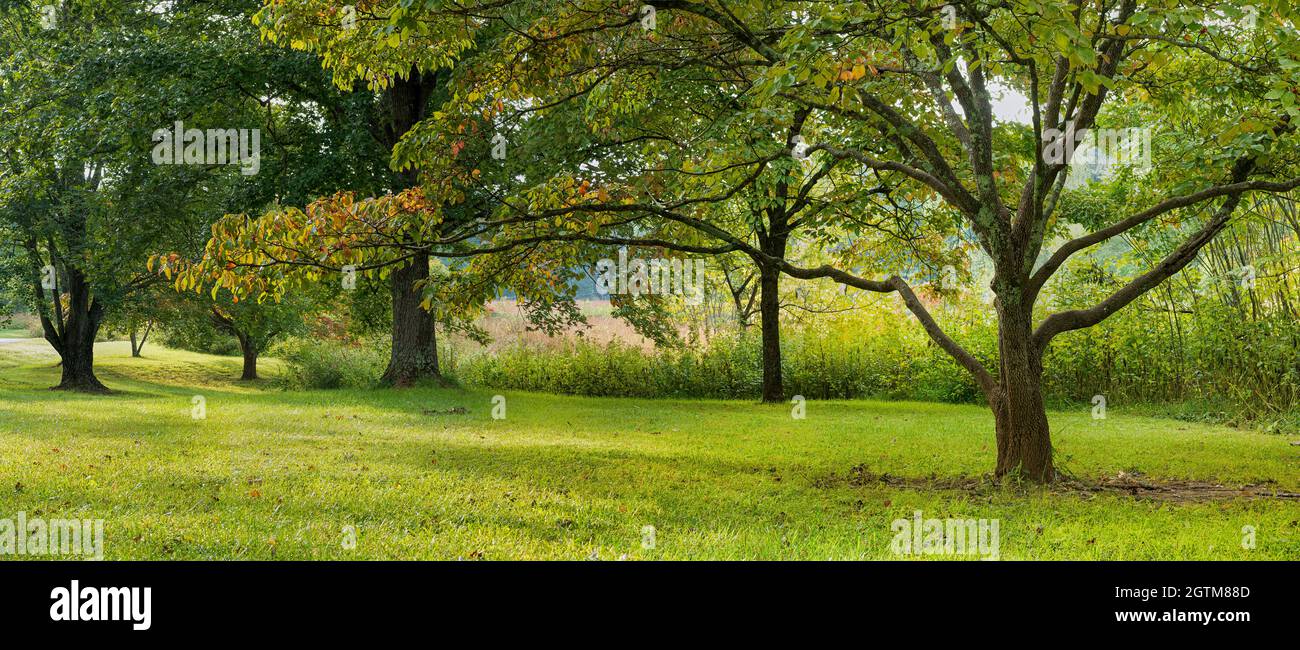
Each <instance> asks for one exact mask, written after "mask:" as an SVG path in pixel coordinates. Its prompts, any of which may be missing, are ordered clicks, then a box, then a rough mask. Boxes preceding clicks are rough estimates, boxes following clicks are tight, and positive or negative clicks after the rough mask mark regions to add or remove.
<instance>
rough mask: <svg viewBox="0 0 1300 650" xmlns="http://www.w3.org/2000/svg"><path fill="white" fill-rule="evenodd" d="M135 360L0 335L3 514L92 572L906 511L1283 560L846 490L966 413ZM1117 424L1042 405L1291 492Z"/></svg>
mask: <svg viewBox="0 0 1300 650" xmlns="http://www.w3.org/2000/svg"><path fill="white" fill-rule="evenodd" d="M145 355H146V356H145V358H143V359H131V358H130V356H129V350H128V346H127V344H126V343H105V344H101V345H100V346H98V347H97V349H96V361H97V365H98V366H99V376H100V378H101V379H102V380H104V381H105V383H107V384H108V385H109V386H110V387H111V388H113V389H114V390H115V391H117V392H116V394H114V395H111V396H90V395H79V394H67V393H63V392H54V391H50V390H48V387H49V386H51V385H53V384H55V383H57V381H58V370H57V368H55V367H54V363H55V361H56V357H55V356H54V355H53V353H52V351H50V350H49V348H48V346H46V344H45V343H44V342H43V341H39V340H26V341H18V342H8V343H0V518H3V517H13V516H14V515H15V513H16V512H18V511H24V512H26V513H27V516H28V517H33V516H41V517H45V518H55V517H75V518H91V519H101V518H102V519H104V520H105V542H104V555H105V557H106V558H107V559H457V558H464V559H490V560H495V559H543V558H544V559H575V560H581V559H587V558H599V559H602V560H612V559H620V558H625V559H629V560H648V559H774V560H775V559H897V558H899V557H900V556H897V555H894V554H893V553H892V552H891V550H890V542H891V540H892V538H893V536H894V532H893V531H892V530H891V522H892V521H893V520H895V519H898V518H911V517H912V516H913V512H914V511H916V510H920V511H922V512H923V513H924V516H925V517H927V518H929V517H935V518H946V517H961V518H972V519H980V518H985V519H992V518H996V519H998V520H999V522H1000V532H1001V543H1000V549H999V550H1000V556H1001V558H1002V559H1003V560H1012V559H1110V560H1124V559H1211V560H1213V559H1300V523H1298V520H1300V503H1298V502H1296V501H1283V500H1275V499H1253V500H1247V499H1240V500H1231V501H1216V502H1205V503H1170V502H1156V501H1148V500H1138V499H1134V498H1131V497H1127V496H1117V495H1112V494H1106V495H1083V494H1081V493H1053V492H1049V491H1045V490H1041V489H1028V490H1024V489H1016V488H1002V487H985V488H981V489H977V490H956V489H914V488H902V487H887V486H884V485H882V484H880V483H878V482H872V483H869V484H867V485H855V484H854V483H855V482H853V481H849V480H847V478H848V477H849V476H850V473H851V470H852V468H854V467H855V466H865V467H866V468H867V469H869V470H870V471H871V472H873V473H888V474H891V475H894V476H902V477H910V478H925V477H931V476H934V477H936V478H938V479H944V478H952V477H958V476H963V475H965V476H979V475H981V474H984V473H985V472H988V471H990V470H991V468H992V466H993V460H994V449H993V442H992V436H993V434H992V418H991V416H990V415H989V414H988V412H987V411H986V410H985V409H983V408H980V407H977V406H955V405H946V404H927V403H915V402H878V401H851V402H809V403H808V404H807V417H806V419H803V420H795V419H793V418H792V417H791V413H790V407H789V406H788V405H785V406H767V405H760V404H756V403H752V402H741V401H687V400H662V401H656V400H634V399H593V398H578V397H560V396H551V395H541V394H530V393H515V392H506V393H505V398H506V417H505V419H503V420H494V419H493V418H492V416H491V410H492V398H493V391H485V390H458V389H440V388H432V387H431V388H413V389H404V390H382V389H376V390H361V391H357V390H352V391H318V392H286V391H283V390H281V389H279V388H277V387H276V384H275V383H274V382H272V381H263V382H255V383H252V384H248V383H241V382H238V381H234V378H235V377H237V376H238V367H239V360H238V359H236V358H223V357H211V356H205V355H200V354H193V353H189V352H178V351H172V350H165V349H163V348H161V347H158V346H156V345H152V344H151V345H149V347H147V348H146V350H145ZM263 366H264V370H265V371H266V372H267V373H268V374H274V371H275V363H274V362H273V361H269V360H268V361H266V362H265V363H264V364H263ZM195 395H201V396H202V397H203V399H204V404H205V407H206V418H204V419H195V418H194V417H192V409H193V404H192V400H193V397H194V396H195ZM460 409H464V410H465V412H460ZM1124 410H1125V409H1124V405H1122V404H1111V405H1110V410H1109V413H1108V417H1107V418H1106V419H1105V420H1102V421H1094V420H1093V419H1092V418H1091V414H1090V412H1089V409H1088V408H1086V407H1084V408H1080V409H1078V410H1076V411H1070V412H1055V413H1052V414H1051V420H1052V426H1053V430H1054V440H1055V445H1056V447H1057V451H1058V454H1059V459H1060V460H1059V461H1058V462H1059V464H1060V465H1061V466H1062V467H1064V468H1065V469H1067V470H1068V471H1069V472H1071V473H1072V474H1074V475H1075V476H1078V477H1080V478H1085V479H1098V478H1102V477H1107V476H1115V475H1116V474H1117V473H1118V472H1121V471H1123V472H1129V473H1133V472H1140V473H1141V474H1142V475H1143V478H1144V480H1148V481H1157V480H1168V479H1198V480H1209V481H1221V482H1223V483H1225V484H1228V485H1239V484H1246V483H1263V482H1273V483H1275V484H1276V486H1277V487H1278V488H1279V489H1290V490H1295V489H1296V488H1300V447H1296V446H1291V445H1290V441H1291V440H1290V438H1288V437H1286V436H1278V435H1268V434H1262V433H1255V432H1248V431H1239V430H1234V429H1229V428H1224V427H1219V426H1210V425H1199V424H1192V423H1186V422H1179V421H1174V420H1161V419H1152V418H1146V417H1137V416H1126V415H1125V413H1124ZM646 526H653V527H654V530H655V534H654V538H655V543H654V545H653V546H654V547H653V548H644V547H643V543H642V542H643V539H642V537H643V529H644V527H646ZM1245 526H1253V527H1254V530H1255V548H1254V549H1246V548H1243V545H1242V539H1243V527H1245ZM348 527H351V528H350V529H349V528H348ZM348 530H355V531H356V535H355V542H356V543H355V545H353V544H350V543H349V541H350V536H349V533H348V532H347V531H348ZM921 557H922V558H927V559H929V558H936V557H938V556H921ZM964 557H966V556H955V558H956V559H962V558H964Z"/></svg>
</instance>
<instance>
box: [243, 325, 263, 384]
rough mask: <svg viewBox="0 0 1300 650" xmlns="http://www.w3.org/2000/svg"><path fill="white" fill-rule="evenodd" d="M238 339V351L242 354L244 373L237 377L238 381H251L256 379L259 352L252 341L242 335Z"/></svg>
mask: <svg viewBox="0 0 1300 650" xmlns="http://www.w3.org/2000/svg"><path fill="white" fill-rule="evenodd" d="M238 337H239V350H240V351H241V352H243V353H244V372H243V373H242V374H241V375H240V376H239V379H240V381H252V380H254V379H257V355H258V353H259V352H260V351H259V350H258V349H257V345H255V344H254V343H253V341H252V339H251V338H250V337H248V336H245V335H243V334H240V335H238Z"/></svg>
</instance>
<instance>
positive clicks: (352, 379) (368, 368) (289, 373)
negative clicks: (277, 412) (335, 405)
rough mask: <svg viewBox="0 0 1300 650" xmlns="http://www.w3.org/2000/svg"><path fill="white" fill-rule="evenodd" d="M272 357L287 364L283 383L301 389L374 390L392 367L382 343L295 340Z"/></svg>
mask: <svg viewBox="0 0 1300 650" xmlns="http://www.w3.org/2000/svg"><path fill="white" fill-rule="evenodd" d="M272 354H273V355H275V356H277V357H279V358H280V359H282V360H283V361H284V363H285V372H284V374H283V381H284V382H285V383H286V384H287V385H288V386H289V387H291V388H297V389H313V388H366V387H370V386H373V385H375V383H376V382H377V381H378V379H379V377H380V376H381V375H382V374H383V372H384V368H385V367H387V365H388V348H387V346H386V344H385V343H383V342H380V341H367V342H364V343H359V344H348V343H343V342H339V341H319V340H312V339H304V338H293V339H288V340H286V341H284V342H281V343H279V344H277V345H276V346H275V347H274V348H273V350H272Z"/></svg>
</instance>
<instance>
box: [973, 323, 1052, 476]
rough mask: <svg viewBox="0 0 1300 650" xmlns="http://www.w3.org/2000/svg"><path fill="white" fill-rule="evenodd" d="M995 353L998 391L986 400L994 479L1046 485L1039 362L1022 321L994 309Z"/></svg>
mask: <svg viewBox="0 0 1300 650" xmlns="http://www.w3.org/2000/svg"><path fill="white" fill-rule="evenodd" d="M998 352H999V355H998V356H999V360H1000V364H1001V369H1000V374H1001V377H1000V382H999V384H1000V387H999V390H998V391H996V392H995V393H994V394H993V395H991V396H990V397H989V406H990V407H991V408H992V409H993V416H994V420H995V422H996V426H997V443H998V463H997V469H996V470H995V472H996V475H997V476H998V477H999V478H1002V477H1006V476H1009V475H1019V476H1021V477H1024V478H1026V479H1028V480H1031V481H1034V482H1036V483H1050V482H1051V481H1052V480H1053V479H1055V478H1056V470H1055V468H1054V467H1053V466H1052V440H1051V435H1050V433H1049V431H1048V425H1047V410H1046V408H1045V406H1044V404H1043V392H1042V375H1043V364H1042V356H1041V355H1040V354H1039V352H1038V349H1037V347H1036V345H1035V343H1034V341H1033V336H1032V330H1031V323H1030V320H1029V318H1028V316H1027V315H1025V314H1021V313H1019V311H1017V310H1007V309H1003V308H1001V307H999V323H998Z"/></svg>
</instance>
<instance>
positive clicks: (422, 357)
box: [381, 68, 441, 386]
mask: <svg viewBox="0 0 1300 650" xmlns="http://www.w3.org/2000/svg"><path fill="white" fill-rule="evenodd" d="M437 84H438V77H437V75H424V74H421V73H420V72H419V71H418V70H416V69H415V68H412V69H411V72H410V74H409V75H408V76H407V78H406V79H402V78H398V79H396V80H395V81H394V82H393V85H392V86H391V87H390V88H389V90H388V101H389V111H390V114H389V117H390V123H389V124H388V130H387V133H386V136H387V137H386V142H385V144H386V145H387V146H388V148H389V150H390V151H391V150H392V148H393V147H394V146H396V145H397V142H398V141H399V140H400V139H401V138H402V136H403V135H405V134H406V132H407V131H409V130H411V128H412V127H414V126H415V125H416V124H418V123H419V122H420V121H421V120H423V119H424V118H425V117H426V116H427V115H428V106H429V97H430V95H431V94H432V93H433V91H434V89H435V88H437ZM400 182H401V184H402V185H403V186H404V187H415V186H416V185H418V184H419V174H418V171H417V170H416V169H415V168H414V167H412V168H410V169H407V170H405V171H403V172H402V174H401V180H400ZM428 277H429V258H428V256H426V255H417V256H415V257H413V258H412V259H411V261H410V264H409V265H408V266H405V267H403V268H401V269H398V270H396V271H394V272H393V273H392V274H391V275H390V276H389V288H390V292H391V294H392V298H393V331H392V343H393V345H392V348H393V349H392V354H391V356H390V357H389V361H388V368H387V369H386V370H385V371H384V375H383V377H382V379H381V381H382V382H383V383H385V384H390V385H393V386H409V385H411V384H413V383H415V382H416V381H418V380H420V379H425V378H441V375H440V374H439V372H438V348H437V341H436V338H435V335H434V327H433V316H432V315H431V314H430V313H429V312H428V311H425V309H424V307H422V306H421V305H420V303H421V302H422V297H421V292H422V287H417V286H416V284H417V283H419V282H421V281H423V280H426V279H428Z"/></svg>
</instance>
